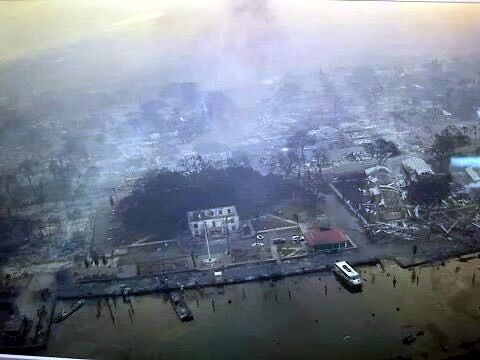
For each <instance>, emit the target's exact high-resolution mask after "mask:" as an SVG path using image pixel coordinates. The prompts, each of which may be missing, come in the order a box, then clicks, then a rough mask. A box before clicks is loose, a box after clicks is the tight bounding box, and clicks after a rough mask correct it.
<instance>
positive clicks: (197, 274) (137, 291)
mask: <svg viewBox="0 0 480 360" xmlns="http://www.w3.org/2000/svg"><path fill="white" fill-rule="evenodd" d="M417 258H418V260H417V261H411V262H408V263H406V262H402V261H401V260H400V259H399V258H398V257H390V258H389V257H383V258H378V257H370V258H363V259H358V260H348V259H347V261H349V263H351V264H352V266H355V267H364V266H375V265H377V264H381V263H382V262H383V261H393V262H395V263H396V264H397V265H398V266H399V267H401V268H402V269H408V268H413V267H418V266H422V265H427V264H428V265H432V266H433V265H434V264H435V263H437V262H444V261H449V260H458V261H464V262H465V261H469V260H471V259H474V258H480V252H479V251H473V252H472V251H468V252H464V251H456V252H452V253H450V254H448V255H446V256H444V255H438V256H433V257H429V258H425V257H421V256H418V257H417ZM292 260H293V259H292ZM412 260H415V258H414V259H412ZM332 261H333V262H334V260H333V259H332ZM268 263H271V262H268ZM262 265H265V262H260V263H249V264H248V265H247V264H242V265H238V264H236V265H233V266H231V267H222V268H212V269H208V270H198V269H190V270H185V271H182V272H171V273H160V274H152V275H142V276H136V277H131V278H111V279H92V280H90V281H89V280H83V281H81V282H79V283H78V284H76V285H74V286H71V287H64V288H59V289H57V291H56V294H55V296H56V299H57V300H72V299H79V298H99V297H118V296H122V287H128V288H129V289H130V290H129V295H146V294H150V293H168V292H171V291H176V290H186V289H200V288H206V287H219V286H225V285H235V284H241V283H246V282H252V281H268V280H273V281H275V280H280V279H282V278H285V277H291V276H301V275H307V274H312V273H320V272H325V271H329V270H331V269H332V266H333V265H331V264H323V265H318V266H298V265H301V264H296V265H297V266H293V267H292V268H291V269H282V264H276V263H275V264H270V265H272V267H273V268H272V269H269V270H268V269H265V268H263V267H262ZM246 266H250V267H252V266H256V267H258V269H256V270H257V271H256V273H255V274H253V275H248V276H243V277H241V276H240V274H237V273H236V272H233V273H232V274H230V276H229V277H228V278H225V279H222V280H215V279H212V278H209V279H203V280H199V278H201V277H204V276H205V275H212V274H213V272H214V271H218V270H222V271H223V272H227V273H228V272H232V271H231V270H235V269H237V270H239V271H241V270H243V268H244V267H246ZM185 275H191V276H187V277H185ZM171 276H173V279H172V278H171V279H169V277H171ZM160 278H162V279H163V278H164V279H167V280H166V281H162V280H160ZM142 281H143V282H144V284H141V285H135V283H138V282H142ZM145 282H147V283H145ZM129 283H131V284H130V285H129Z"/></svg>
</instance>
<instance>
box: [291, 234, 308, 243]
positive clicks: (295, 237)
mask: <svg viewBox="0 0 480 360" xmlns="http://www.w3.org/2000/svg"><path fill="white" fill-rule="evenodd" d="M303 240H305V237H304V236H303V235H292V241H293V242H299V241H303Z"/></svg>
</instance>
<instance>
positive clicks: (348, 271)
mask: <svg viewBox="0 0 480 360" xmlns="http://www.w3.org/2000/svg"><path fill="white" fill-rule="evenodd" d="M333 272H334V273H335V275H337V277H338V278H339V279H340V280H342V281H344V282H345V283H346V284H347V285H348V286H350V287H351V288H353V289H361V288H362V278H361V277H360V275H359V273H358V272H357V271H356V270H355V269H354V268H353V267H352V266H351V265H350V264H349V263H347V262H346V261H338V262H336V263H335V266H334V267H333Z"/></svg>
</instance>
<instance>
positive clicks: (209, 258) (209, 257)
mask: <svg viewBox="0 0 480 360" xmlns="http://www.w3.org/2000/svg"><path fill="white" fill-rule="evenodd" d="M203 225H204V226H205V241H206V243H207V252H208V261H212V256H211V255H210V244H209V243H208V228H207V222H206V221H204V222H203Z"/></svg>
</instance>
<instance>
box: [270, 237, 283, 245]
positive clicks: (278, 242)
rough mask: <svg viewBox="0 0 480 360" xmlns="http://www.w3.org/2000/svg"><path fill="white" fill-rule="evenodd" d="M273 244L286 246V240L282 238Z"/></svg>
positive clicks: (275, 240) (274, 240)
mask: <svg viewBox="0 0 480 360" xmlns="http://www.w3.org/2000/svg"><path fill="white" fill-rule="evenodd" d="M272 242H273V243H274V244H285V242H286V240H285V239H282V238H276V239H273V240H272Z"/></svg>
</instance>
